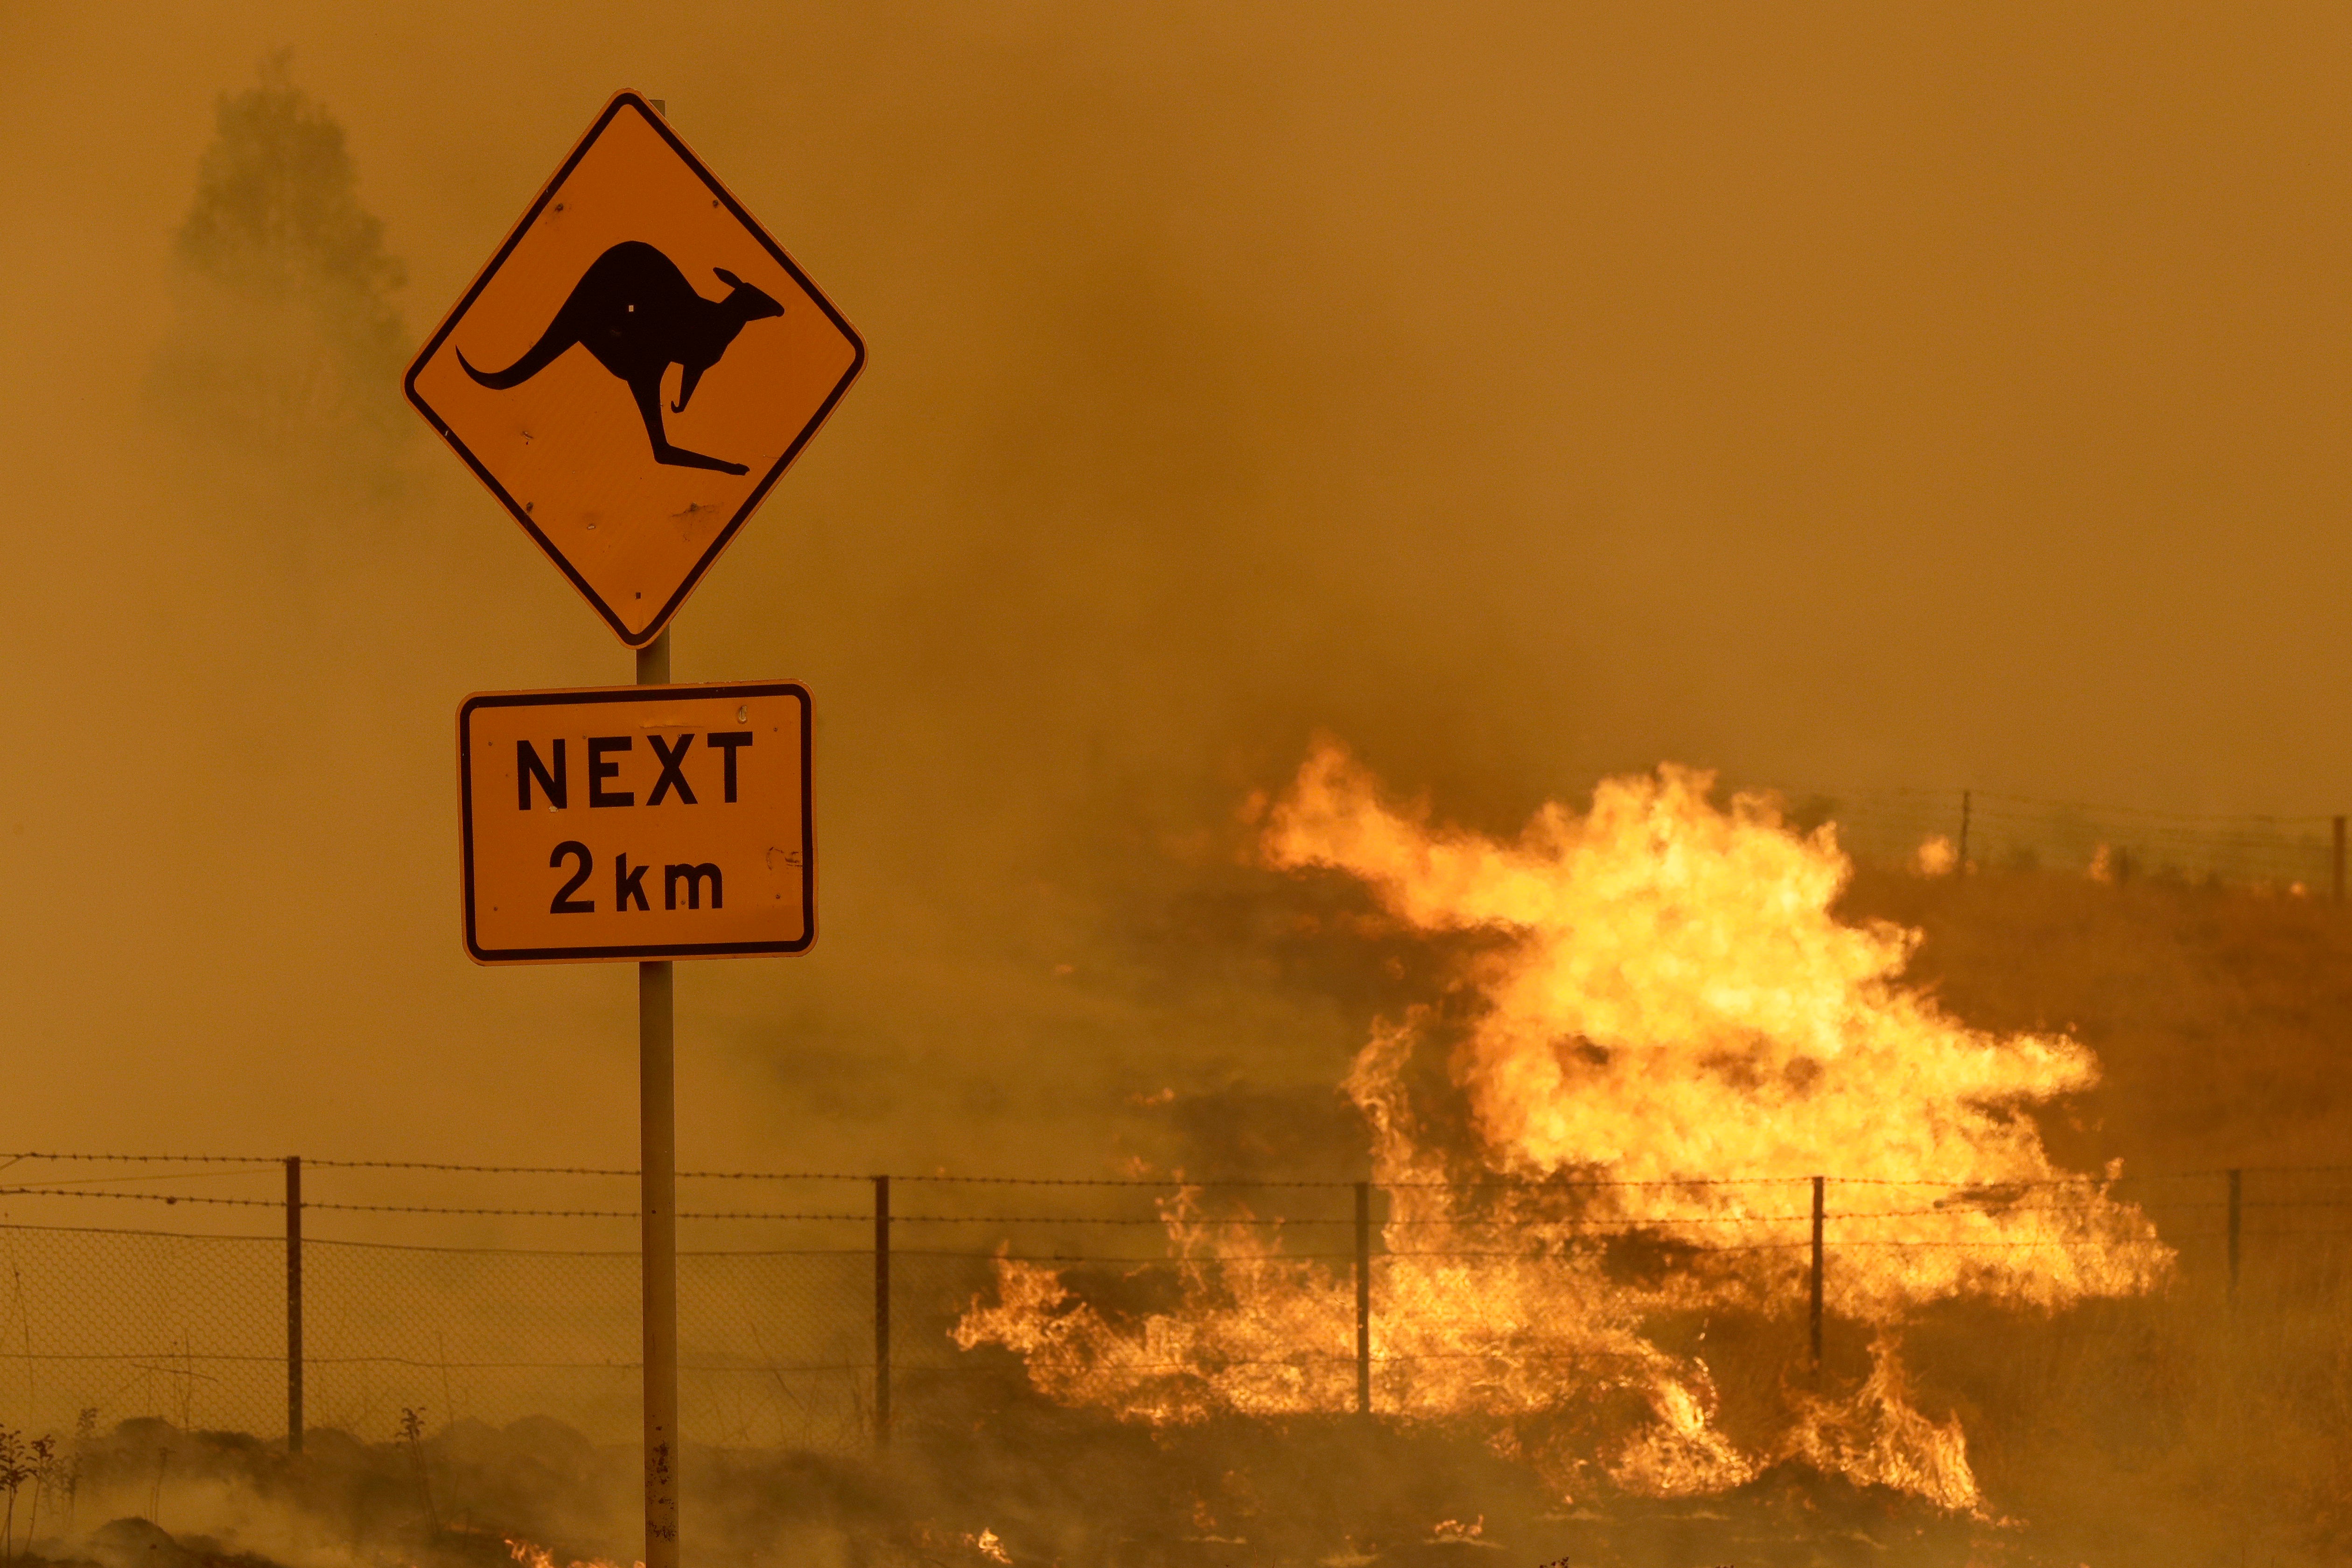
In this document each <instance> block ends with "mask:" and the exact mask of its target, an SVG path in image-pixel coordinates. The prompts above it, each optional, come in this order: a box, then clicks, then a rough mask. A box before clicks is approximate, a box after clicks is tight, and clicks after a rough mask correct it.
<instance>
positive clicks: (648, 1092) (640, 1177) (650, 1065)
mask: <svg viewBox="0 0 2352 1568" xmlns="http://www.w3.org/2000/svg"><path fill="white" fill-rule="evenodd" d="M637 684H638V685H639V686H667V685H668V684H669V628H668V627H667V626H664V627H663V628H662V629H661V631H660V633H659V634H658V635H657V636H656V637H655V638H654V640H653V641H651V642H649V643H647V644H646V646H645V647H641V648H639V649H638V650H637ZM733 754H734V753H732V752H730V753H729V755H730V756H732V755H733ZM714 901H715V900H714ZM648 912H649V911H648ZM669 965H670V961H669V960H668V959H667V958H656V959H640V960H638V961H637V1117H638V1128H637V1186H638V1194H637V1208H638V1211H639V1212H638V1215H637V1223H638V1250H639V1253H640V1256H641V1258H642V1261H641V1263H640V1264H639V1267H638V1272H639V1273H640V1274H641V1275H642V1276H643V1278H644V1285H645V1331H646V1334H645V1337H646V1568H677V1453H678V1447H677V1071H676V1052H675V1050H674V1049H673V1044H674V1041H675V1040H676V1035H675V1034H674V1033H673V1031H672V1023H673V1015H672V1013H671V1011H670V968H669Z"/></svg>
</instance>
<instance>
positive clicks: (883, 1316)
mask: <svg viewBox="0 0 2352 1568" xmlns="http://www.w3.org/2000/svg"><path fill="white" fill-rule="evenodd" d="M874 1442H875V1446H876V1447H889V1444H890V1178H889V1177H887V1176H877V1177H875V1178H874Z"/></svg>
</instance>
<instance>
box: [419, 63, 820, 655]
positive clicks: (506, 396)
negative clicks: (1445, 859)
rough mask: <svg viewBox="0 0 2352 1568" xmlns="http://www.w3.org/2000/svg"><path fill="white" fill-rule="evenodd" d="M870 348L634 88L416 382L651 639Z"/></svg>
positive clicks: (574, 567) (609, 612)
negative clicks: (867, 347) (867, 348)
mask: <svg viewBox="0 0 2352 1568" xmlns="http://www.w3.org/2000/svg"><path fill="white" fill-rule="evenodd" d="M865 359H866V346H865V344H864V343H863V342H861V341H860V340H859V338H858V336H857V333H856V331H855V330H853V329H852V328H851V326H850V325H849V323H848V322H847V321H844V320H843V319H842V315H841V312H840V311H838V310H835V309H834V307H833V305H832V303H831V302H830V301H829V300H826V299H825V297H824V295H823V294H821V293H819V292H818V291H817V288H816V285H815V284H814V283H812V282H810V281H809V279H808V278H807V276H806V275H805V274H803V272H802V271H801V269H800V268H798V267H796V266H794V265H793V259H792V258H791V257H789V256H787V255H785V254H784V252H783V249H782V247H780V246H778V245H777V244H776V242H775V241H774V240H773V239H772V238H770V237H768V234H767V231H766V230H764V229H762V228H761V226H759V224H758V223H756V222H755V221H753V219H752V217H751V214H750V213H748V212H746V211H744V209H743V206H742V204H740V202H738V201H737V200H736V199H735V198H734V196H732V195H730V194H729V193H728V191H727V189H726V187H724V186H723V185H721V184H719V181H718V179H717V177H716V176H714V175H713V174H711V173H710V171H709V169H707V168H705V167H704V166H703V165H702V163H701V161H700V160H699V159H698V158H696V157H695V155H694V154H693V153H690V152H688V150H687V146H686V143H685V142H681V141H679V140H678V138H677V134H676V132H672V131H671V130H670V128H669V126H668V124H667V122H666V121H664V120H663V119H662V117H661V116H660V115H658V114H656V113H655V112H654V110H653V109H652V108H651V106H650V105H648V104H647V103H646V100H644V99H643V98H641V97H639V96H638V95H637V94H635V93H634V92H623V93H620V94H618V95H617V96H615V97H614V100H612V102H611V103H609V104H607V105H606V106H605V108H604V112H603V113H602V114H601V115H599V116H598V117H597V119H596V122H595V123H594V124H593V125H592V126H590V127H589V130H588V134H587V135H586V136H584V137H583V138H582V139H581V142H580V144H579V146H577V147H576V148H574V149H573V150H572V155H571V156H570V157H569V158H567V159H565V160H564V162H563V165H562V168H560V169H558V170H557V171H556V172H555V177H554V178H553V179H551V180H550V181H549V182H548V184H547V188H546V189H545V190H543V191H541V193H540V195H539V199H538V200H537V201H535V202H533V203H532V204H531V206H530V210H529V211H528V212H526V213H525V214H524V215H523V217H522V221H521V222H520V224H518V225H517V226H515V230H514V232H513V233H512V234H511V235H509V236H508V237H507V241H506V243H505V244H504V245H502V246H500V247H499V251H498V254H497V255H495V256H493V257H492V258H490V262H489V265H488V266H487V267H485V268H483V269H482V274H481V276H480V277H478V278H477V279H475V280H474V285H473V287H472V288H470V289H467V290H466V294H465V297H464V298H463V299H461V300H458V301H457V307H456V309H454V310H451V311H450V312H449V316H448V319H447V320H446V321H443V322H442V323H441V328H440V330H439V331H436V332H435V333H434V334H433V336H432V337H431V338H430V339H429V340H427V341H426V342H425V347H424V349H423V350H422V351H421V352H420V353H418V354H417V356H416V360H415V363H414V364H412V365H411V366H410V367H409V370H408V375H407V380H406V387H407V392H408V398H409V401H410V402H411V403H414V404H415V405H416V407H417V410H418V412H420V413H422V414H423V415H424V416H425V418H426V419H427V420H429V421H430V422H431V423H432V426H433V427H434V428H435V429H436V430H437V431H439V432H440V433H441V436H442V437H443V438H444V439H445V440H446V441H447V442H448V443H449V445H450V446H451V447H455V448H456V449H457V455H458V456H459V457H460V458H464V459H465V460H466V463H467V466H468V467H470V468H472V469H473V470H474V472H475V474H476V475H477V476H478V477H479V478H480V479H481V481H482V482H483V483H484V484H486V485H488V487H489V489H490V493H491V494H493V495H495V496H497V497H498V499H499V500H500V501H501V502H503V503H504V504H505V506H506V509H507V510H509V511H510V512H512V513H513V514H514V517H515V521H518V522H520V523H521V524H522V526H523V528H524V529H525V530H526V531H528V532H529V533H530V536H531V538H533V539H534V540H536V541H538V542H539V546H540V548H541V549H542V550H544V551H546V552H547V553H548V555H549V557H550V558H551V559H552V560H553V561H554V562H555V563H556V564H557V565H558V566H559V567H561V568H562V570H563V574H564V575H565V576H567V577H569V578H570V579H571V580H572V585H573V586H574V587H576V588H578V589H579V590H580V592H581V593H582V594H583V595H585V596H586V598H587V600H588V602H589V603H590V604H591V605H594V606H595V608H596V613H597V614H598V615H600V616H604V622H605V624H606V625H607V626H611V627H612V628H613V630H614V633H615V634H616V635H618V636H619V637H620V639H621V640H622V641H623V642H625V643H626V644H628V645H629V646H630V647H643V646H645V645H646V643H648V642H650V641H652V640H653V639H654V637H656V636H657V635H659V633H660V631H661V629H662V627H663V626H664V625H665V624H667V621H668V620H669V618H670V616H672V615H673V614H674V613H676V611H677V607H678V605H681V604H683V603H684V602H685V600H686V596H687V595H688V594H689V593H691V592H693V590H694V585H695V584H697V583H698V582H699V581H700V580H701V578H702V574H704V573H705V572H707V571H709V569H710V564H711V563H712V562H714V561H715V560H717V559H718V557H719V552H720V551H722V550H724V549H725V548H726V547H727V544H728V542H729V541H730V540H731V539H733V538H734V536H735V533H736V531H738V530H739V529H740V528H741V527H742V526H743V522H744V520H745V519H746V518H748V517H750V516H751V511H752V509H753V508H755V507H757V506H758V505H759V504H760V501H761V498H763V497H764V496H766V494H767V493H768V490H769V489H770V488H771V487H772V486H773V485H774V484H775V482H776V480H777V479H778V478H779V477H780V476H782V473H783V471H784V469H785V468H786V467H787V466H788V465H789V464H790V463H791V462H792V460H793V458H795V457H797V456H798V455H799V453H800V450H801V448H802V447H803V446H805V445H806V444H807V443H808V439H809V437H811V436H813V435H814V434H815V433H816V428H817V426H819V425H821V424H823V423H824V417H825V416H826V415H828V414H830V413H831V412H832V411H833V406H834V405H835V403H837V402H839V401H840V399H841V395H842V394H843V393H844V392H845V391H847V390H848V387H849V384H850V382H851V381H852V380H853V379H854V378H855V377H856V374H857V372H858V370H859V368H860V367H861V366H862V365H863V364H864V363H865ZM673 367H675V374H673Z"/></svg>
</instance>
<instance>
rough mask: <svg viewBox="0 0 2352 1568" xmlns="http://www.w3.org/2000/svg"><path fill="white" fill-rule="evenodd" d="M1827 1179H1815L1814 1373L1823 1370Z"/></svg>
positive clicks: (1812, 1331) (1812, 1325)
mask: <svg viewBox="0 0 2352 1568" xmlns="http://www.w3.org/2000/svg"><path fill="white" fill-rule="evenodd" d="M1826 1185H1827V1178H1825V1177H1822V1176H1815V1177H1814V1178H1813V1289H1812V1304H1811V1309H1810V1311H1809V1314H1808V1318H1809V1322H1810V1324H1811V1338H1812V1349H1813V1371H1814V1372H1815V1373H1819V1372H1820V1371H1821V1370H1822V1189H1823V1188H1824V1187H1825V1186H1826Z"/></svg>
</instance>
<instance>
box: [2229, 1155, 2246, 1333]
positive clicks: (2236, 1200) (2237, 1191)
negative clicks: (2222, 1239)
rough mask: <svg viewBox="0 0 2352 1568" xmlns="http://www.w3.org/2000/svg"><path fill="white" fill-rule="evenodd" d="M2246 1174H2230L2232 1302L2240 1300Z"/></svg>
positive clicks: (2235, 1172) (2233, 1172) (2234, 1172)
mask: <svg viewBox="0 0 2352 1568" xmlns="http://www.w3.org/2000/svg"><path fill="white" fill-rule="evenodd" d="M2244 1176H2245V1173H2244V1172H2243V1171H2232V1172H2231V1173H2230V1300H2232V1301H2234V1300H2237V1299H2238V1236H2239V1230H2238V1220H2239V1214H2240V1210H2241V1209H2242V1206H2243V1205H2242V1203H2241V1201H2240V1200H2241V1198H2242V1195H2243V1193H2244V1189H2245V1183H2244Z"/></svg>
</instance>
